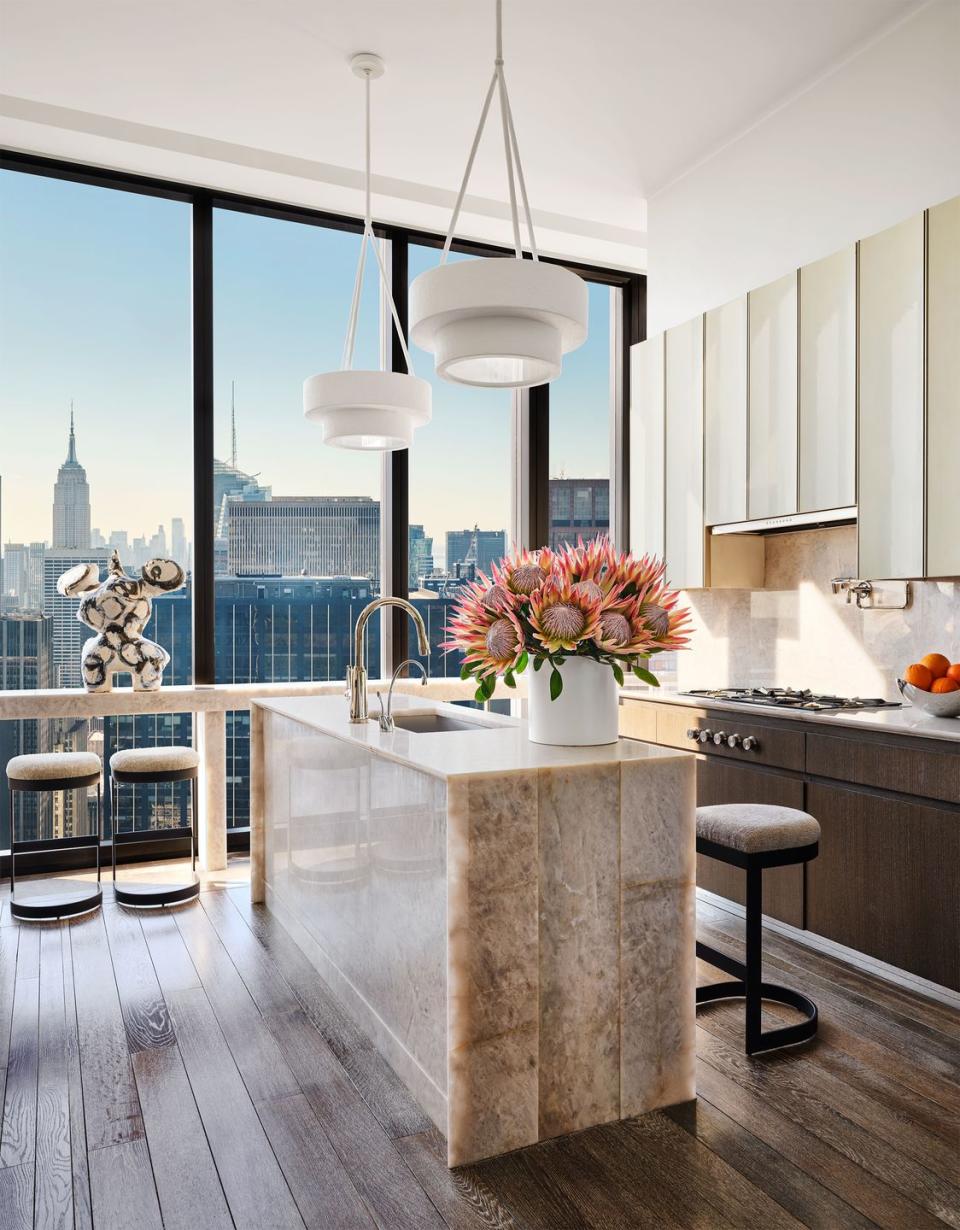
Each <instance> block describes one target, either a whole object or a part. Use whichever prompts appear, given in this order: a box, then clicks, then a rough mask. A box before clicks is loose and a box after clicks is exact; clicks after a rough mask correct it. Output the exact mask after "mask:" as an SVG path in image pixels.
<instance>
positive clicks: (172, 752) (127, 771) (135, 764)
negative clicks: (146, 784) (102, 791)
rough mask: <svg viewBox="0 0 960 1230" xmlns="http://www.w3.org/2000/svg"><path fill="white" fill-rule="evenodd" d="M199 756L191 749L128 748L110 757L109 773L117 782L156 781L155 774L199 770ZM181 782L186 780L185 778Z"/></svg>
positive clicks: (174, 747)
mask: <svg viewBox="0 0 960 1230" xmlns="http://www.w3.org/2000/svg"><path fill="white" fill-rule="evenodd" d="M199 766H200V755H199V753H198V752H195V751H194V749H193V748H192V747H178V746H176V745H171V746H170V747H130V748H126V749H124V751H122V752H114V753H113V755H112V756H111V757H110V772H111V773H112V774H113V775H114V777H116V778H117V779H118V780H121V775H122V777H128V776H133V775H136V776H142V777H145V778H149V780H151V781H156V780H157V778H156V777H155V776H154V774H156V773H181V772H185V771H186V770H190V769H195V770H196V769H199ZM181 780H184V781H185V780H187V778H186V776H184V778H182V779H181Z"/></svg>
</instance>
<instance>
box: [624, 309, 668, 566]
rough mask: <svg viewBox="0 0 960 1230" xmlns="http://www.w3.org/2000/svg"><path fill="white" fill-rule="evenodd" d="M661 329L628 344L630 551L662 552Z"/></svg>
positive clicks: (662, 414)
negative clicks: (643, 338)
mask: <svg viewBox="0 0 960 1230" xmlns="http://www.w3.org/2000/svg"><path fill="white" fill-rule="evenodd" d="M663 347H664V337H663V334H662V333H660V334H658V335H657V336H656V337H652V338H649V339H648V340H647V341H645V342H639V343H638V344H637V345H636V346H632V347H631V348H630V549H631V551H633V552H635V553H637V554H643V553H645V552H650V553H652V554H653V555H658V556H662V555H663V545H664V544H663V532H664V438H663V437H664V401H663V395H664V390H663Z"/></svg>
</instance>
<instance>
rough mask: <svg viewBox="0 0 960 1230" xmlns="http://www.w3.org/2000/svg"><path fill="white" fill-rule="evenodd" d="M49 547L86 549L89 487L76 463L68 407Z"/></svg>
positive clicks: (71, 415) (71, 421)
mask: <svg viewBox="0 0 960 1230" xmlns="http://www.w3.org/2000/svg"><path fill="white" fill-rule="evenodd" d="M53 547H54V548H58V547H69V548H71V549H74V550H80V551H86V550H89V548H90V485H89V483H88V482H87V472H86V470H85V469H84V468H83V466H82V465H81V464H80V462H79V461H77V440H76V436H75V435H74V431H73V406H72V405H71V407H70V440H69V442H68V444H67V459H66V461H65V462H64V463H63V465H62V466H61V467H60V470H59V472H58V474H57V481H56V483H55V484H54V487H53Z"/></svg>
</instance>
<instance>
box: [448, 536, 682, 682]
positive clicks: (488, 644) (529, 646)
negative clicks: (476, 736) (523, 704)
mask: <svg viewBox="0 0 960 1230" xmlns="http://www.w3.org/2000/svg"><path fill="white" fill-rule="evenodd" d="M665 570H666V566H665V564H664V563H663V562H662V561H661V560H658V559H655V558H654V557H653V556H649V555H645V556H644V557H643V558H642V559H639V560H638V559H634V557H633V556H632V555H628V554H626V553H625V552H621V551H616V550H614V548H613V547H612V546H611V544H610V542H609V540H608V539H606V538H597V539H595V540H594V541H592V542H589V543H586V544H585V543H584V542H583V541H582V539H581V540H580V542H578V544H577V546H576V547H571V546H567V547H565V548H563V549H562V550H560V551H551V550H550V549H549V548H548V547H544V548H542V549H541V550H539V551H533V552H531V551H519V552H514V553H513V554H512V555H508V556H507V557H506V558H505V559H502V560H501V561H500V562H499V563H498V564H494V565H493V568H492V573H493V575H492V577H487V576H486V575H485V574H484V573H481V574H480V578H479V580H477V581H471V582H469V583H468V584H467V585H466V586H465V587H464V590H463V592H462V596H461V597H460V599H459V601H458V602H457V604H456V606H455V607H454V611H453V617H452V619H451V620H450V622H449V624H448V625H447V633H448V634H449V638H450V639H449V640H447V641H445V642H444V644H443V648H444V649H459V650H461V651H462V653H463V654H464V662H463V668H462V669H461V672H460V676H461V678H463V679H469V678H471V677H473V678H474V679H476V681H477V690H476V694H475V695H476V699H477V700H478V701H487V700H489V699H490V697H491V696H492V695H493V693H494V690H495V689H496V686H497V677H498V675H502V676H503V681H504V683H505V684H506V685H507V686H508V687H511V688H512V687H515V686H516V680H515V676H516V675H519V674H520V673H521V672H522V671H524V670H526V668H527V665H528V664H529V662H530V660H531V659H532V660H533V669H534V670H535V671H539V670H541V669H542V668H543V667H544V665H545V664H547V665H549V668H550V672H551V674H550V697H551V699H552V700H556V699H557V697H558V696H559V695H560V693H561V692H562V691H563V676H562V674H561V673H560V669H559V668H560V667H561V666H562V665H563V661H564V658H565V657H572V656H577V657H585V658H592V659H593V660H594V661H595V662H601V663H605V664H607V665H608V666H609V667H610V669H611V670H612V671H613V673H614V676H615V677H616V680H617V683H619V684H620V685H621V686H623V682H624V677H625V675H626V673H627V672H632V673H633V674H634V675H636V677H637V678H638V679H640V680H642V681H643V682H644V683H648V684H651V685H652V686H654V687H658V686H659V680H658V679H657V677H656V676H655V675H654V674H653V673H652V672H651V671H650V669H649V666H648V663H649V659H650V658H651V657H652V656H653V655H654V654H657V653H662V652H663V651H664V650H668V649H680V648H682V647H683V646H684V645H686V643H687V641H688V640H689V620H690V614H689V611H688V610H687V609H686V608H684V607H680V606H678V605H677V599H678V596H677V594H676V593H675V592H674V591H672V590H669V589H667V587H666V585H665V583H664V573H665Z"/></svg>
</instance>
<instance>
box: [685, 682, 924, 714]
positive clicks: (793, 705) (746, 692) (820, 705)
mask: <svg viewBox="0 0 960 1230" xmlns="http://www.w3.org/2000/svg"><path fill="white" fill-rule="evenodd" d="M683 695H684V696H695V697H697V698H698V699H700V700H723V701H729V702H732V703H734V704H741V705H762V706H764V707H766V708H770V709H801V710H804V711H805V712H807V713H823V712H830V711H832V710H838V709H839V710H844V711H848V712H851V711H853V712H855V711H858V710H861V709H899V708H900V702H899V701H895V700H882V699H881V698H880V697H863V696H830V695H827V694H824V693H822V692H813V691H811V690H810V688H774V687H755V688H700V689H693V690H691V691H689V692H684V693H683Z"/></svg>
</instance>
